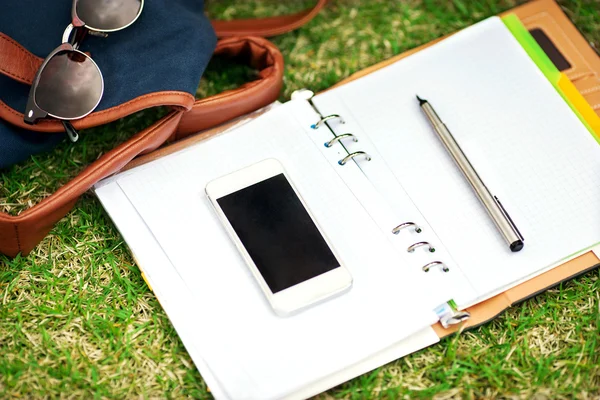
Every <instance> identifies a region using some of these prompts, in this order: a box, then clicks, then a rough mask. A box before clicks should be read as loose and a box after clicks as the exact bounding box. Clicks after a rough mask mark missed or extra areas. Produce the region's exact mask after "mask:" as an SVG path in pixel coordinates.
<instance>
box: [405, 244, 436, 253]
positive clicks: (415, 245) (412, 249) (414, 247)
mask: <svg viewBox="0 0 600 400" xmlns="http://www.w3.org/2000/svg"><path fill="white" fill-rule="evenodd" d="M423 246H428V247H429V249H428V250H429V252H430V253H433V252H434V251H435V249H434V248H433V246H431V244H429V242H417V243H414V244H412V245H410V246H408V249H406V251H408V252H409V253H412V252H414V251H415V249H417V248H419V247H423Z"/></svg>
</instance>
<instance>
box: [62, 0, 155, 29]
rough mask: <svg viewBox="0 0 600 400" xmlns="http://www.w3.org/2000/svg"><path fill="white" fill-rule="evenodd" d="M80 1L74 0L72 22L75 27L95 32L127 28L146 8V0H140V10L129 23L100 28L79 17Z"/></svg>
mask: <svg viewBox="0 0 600 400" xmlns="http://www.w3.org/2000/svg"><path fill="white" fill-rule="evenodd" d="M79 1H80V0H73V7H72V8H71V20H72V22H71V24H72V25H73V26H74V27H75V28H86V29H89V30H90V31H93V32H102V33H110V32H117V31H120V30H122V29H125V28H127V27H129V26H131V25H132V24H133V23H134V22H135V21H137V20H138V18H139V17H140V15H141V14H142V10H143V9H144V0H140V3H141V6H140V10H139V11H138V13H137V15H136V16H135V18H134V19H133V20H132V21H131V22H130V23H129V24H127V25H125V26H123V27H121V28H117V29H98V28H94V27H93V26H89V25H87V24H86V23H85V21H83V20H82V19H81V18H79V15H77V3H79Z"/></svg>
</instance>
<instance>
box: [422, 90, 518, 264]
mask: <svg viewBox="0 0 600 400" xmlns="http://www.w3.org/2000/svg"><path fill="white" fill-rule="evenodd" d="M417 100H419V105H420V106H421V110H423V112H424V113H425V116H426V117H427V119H428V120H429V122H430V123H431V126H432V127H433V130H434V131H435V132H436V133H437V135H438V137H439V138H440V140H441V141H442V143H443V144H444V147H445V148H446V150H447V151H448V153H450V155H451V156H452V158H453V159H454V162H455V163H456V165H457V166H458V168H459V169H460V171H461V172H462V174H463V175H464V177H465V178H466V179H467V181H468V182H469V183H470V184H471V187H472V188H473V190H474V191H475V194H477V197H478V198H479V200H480V201H481V203H482V204H483V206H484V207H485V209H486V211H487V212H488V214H489V216H490V217H491V218H492V221H494V224H495V225H496V227H497V228H498V230H499V231H500V233H501V234H502V236H503V237H504V239H505V240H506V242H507V243H508V245H509V247H510V250H511V251H513V252H516V251H519V250H521V249H522V248H523V241H524V239H523V236H522V235H521V232H519V230H518V229H517V227H516V225H515V223H514V222H513V220H512V219H511V218H510V216H509V215H508V213H507V212H506V210H505V209H504V207H503V206H502V203H500V200H499V199H498V197H496V196H493V195H492V194H491V193H490V191H489V189H488V188H487V186H485V184H484V183H483V181H482V180H481V178H480V177H479V175H478V174H477V171H475V168H473V165H471V163H470V162H469V159H468V158H467V156H466V155H465V153H463V151H462V149H461V148H460V146H459V145H458V143H456V140H454V137H453V136H452V134H451V133H450V130H448V128H447V127H446V125H445V124H444V123H443V122H442V120H441V119H440V117H439V116H438V115H437V113H436V112H435V110H434V109H433V107H432V106H431V104H429V102H428V101H427V100H424V99H422V98H420V97H419V96H417Z"/></svg>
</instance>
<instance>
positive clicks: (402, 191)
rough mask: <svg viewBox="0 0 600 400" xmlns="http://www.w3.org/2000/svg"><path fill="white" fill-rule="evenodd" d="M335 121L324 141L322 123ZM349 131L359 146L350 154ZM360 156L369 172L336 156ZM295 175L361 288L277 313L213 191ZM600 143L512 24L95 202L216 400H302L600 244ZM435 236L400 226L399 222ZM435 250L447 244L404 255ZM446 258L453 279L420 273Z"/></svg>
mask: <svg viewBox="0 0 600 400" xmlns="http://www.w3.org/2000/svg"><path fill="white" fill-rule="evenodd" d="M416 94H419V95H421V96H423V97H426V98H427V99H428V100H429V101H431V103H432V104H433V105H434V106H435V107H436V109H437V111H438V113H439V114H440V116H441V117H442V119H444V121H445V122H446V124H447V125H448V126H449V127H450V129H451V130H452V132H453V134H454V136H455V137H456V139H457V141H458V142H459V144H460V145H461V147H462V148H463V150H464V151H465V153H466V154H467V155H468V156H469V158H470V160H471V162H472V163H473V165H475V166H476V168H477V170H478V172H479V174H480V175H481V177H482V178H483V180H484V181H485V182H486V184H487V185H488V186H489V187H490V188H493V191H494V194H496V195H497V196H498V197H499V198H501V199H502V201H503V204H504V205H505V207H506V208H507V209H508V210H509V212H510V214H511V216H512V218H513V219H514V220H515V222H516V223H517V225H518V227H519V229H520V230H521V231H522V233H523V236H524V237H525V247H524V249H523V250H522V251H521V252H519V253H512V252H510V250H509V249H508V246H507V245H506V243H505V242H504V240H503V239H502V237H501V236H500V235H499V233H498V232H497V231H496V229H495V228H494V226H493V224H492V222H491V220H490V219H489V217H488V216H487V214H486V212H485V210H484V208H483V207H482V206H481V205H480V204H479V202H478V200H477V199H476V197H475V196H474V194H473V193H472V190H471V188H470V187H469V186H468V185H467V184H466V182H465V181H464V179H463V177H462V176H461V175H460V172H459V171H458V169H457V168H456V167H455V165H454V163H453V161H452V159H451V158H450V157H449V156H448V154H447V153H446V152H445V150H444V149H443V147H442V145H441V144H440V143H439V140H438V139H437V137H436V136H435V134H434V133H433V132H432V130H431V128H430V126H429V124H428V122H427V120H426V119H425V118H424V116H423V114H422V112H421V111H420V109H419V106H418V102H417V101H416V99H415V95H416ZM331 114H339V115H340V116H342V117H343V120H344V121H345V123H344V124H342V123H341V122H340V119H335V118H334V119H330V120H329V121H328V123H327V124H323V125H322V126H321V127H320V128H318V129H313V128H312V127H311V126H312V125H314V124H315V123H316V122H317V121H319V120H320V119H321V118H322V117H323V116H327V115H331ZM347 132H350V133H352V134H353V135H355V137H357V138H358V142H352V141H340V142H338V143H336V144H334V145H333V146H332V147H325V146H324V143H325V142H328V141H329V140H331V139H332V138H334V137H335V136H336V135H340V134H343V133H347ZM354 151H365V152H367V153H369V154H370V156H371V160H370V161H367V160H365V159H363V158H356V159H353V160H351V161H349V162H348V163H346V164H345V165H340V164H339V163H338V161H339V160H340V159H342V158H344V157H345V156H347V155H348V154H349V153H351V152H354ZM265 158H276V159H278V160H279V161H281V162H282V164H283V165H284V167H285V168H286V170H287V171H288V174H289V176H290V177H291V179H292V180H293V182H294V183H295V184H296V186H297V188H298V190H299V192H300V193H301V195H302V196H303V198H304V199H305V201H306V203H307V204H308V206H309V208H310V209H311V211H312V212H313V214H314V215H315V217H316V219H317V220H318V221H319V224H320V225H321V226H322V228H323V230H324V231H325V233H326V234H327V236H328V237H329V239H330V241H331V242H332V244H333V246H334V247H335V248H336V249H337V251H338V253H339V254H340V258H341V259H342V261H343V262H344V263H345V265H346V266H347V267H348V269H349V270H350V272H351V274H352V275H353V277H354V286H353V288H352V289H351V290H350V291H349V292H348V293H346V294H344V295H342V296H340V297H338V298H335V299H333V300H330V301H328V302H326V303H323V304H321V305H319V306H317V307H313V308H311V309H309V310H306V311H305V312H302V313H300V314H298V315H296V316H293V317H290V318H280V317H277V316H276V315H275V314H274V313H273V312H272V311H271V309H270V307H269V305H268V304H267V302H266V301H265V300H264V299H263V296H262V293H261V292H260V289H259V287H258V285H257V284H256V283H255V282H254V280H253V277H252V276H251V274H250V272H249V271H248V269H247V267H246V266H245V264H244V262H243V260H242V258H241V257H240V256H239V255H238V253H237V250H236V249H235V246H234V245H233V243H232V242H231V241H230V239H229V237H228V236H227V234H226V232H225V230H224V229H223V228H222V227H221V225H220V223H219V221H218V220H217V217H216V216H215V214H214V212H213V211H212V209H211V208H210V204H209V202H208V200H207V199H206V198H205V195H204V188H205V186H206V184H207V182H208V181H210V180H212V179H214V178H216V177H219V176H222V175H225V174H227V173H229V172H232V171H234V170H237V169H240V168H243V167H245V166H248V165H250V164H253V163H255V162H258V161H260V160H263V159H265ZM599 180H600V147H599V146H598V144H597V143H596V142H595V140H594V139H593V137H592V136H591V134H590V132H589V131H588V130H587V129H586V127H585V126H584V125H583V124H582V123H581V121H580V120H579V119H578V118H577V116H576V115H575V114H573V112H572V111H571V109H570V108H569V106H568V105H567V104H566V103H565V102H564V100H563V99H562V98H561V97H560V95H559V94H558V93H557V92H556V90H555V89H554V88H553V86H552V85H551V84H550V83H549V81H548V80H547V79H546V78H545V76H544V75H543V74H542V73H541V72H540V71H539V70H538V68H537V67H536V65H535V64H534V63H533V62H532V61H531V59H530V58H529V57H528V55H527V54H526V52H525V51H524V50H523V48H521V46H520V45H519V43H518V42H517V41H516V40H515V38H514V37H513V36H512V34H511V33H510V31H509V30H508V29H507V28H506V26H505V25H504V24H503V22H502V21H501V20H500V19H498V18H491V19H488V20H486V21H483V22H481V23H479V24H477V25H474V26H472V27H470V28H467V29H465V30H464V31H462V32H459V33H457V34H455V35H453V36H452V37H450V38H448V39H446V40H443V41H442V42H440V43H438V44H436V45H433V46H432V47H431V48H429V49H427V50H426V51H422V52H419V53H417V54H415V55H412V56H410V57H408V58H406V59H404V60H402V61H400V62H397V63H395V64H392V65H390V66H389V67H386V68H383V69H381V70H379V71H376V72H374V73H372V74H370V75H368V76H366V77H364V78H361V79H359V80H357V81H354V82H351V83H349V84H346V85H343V86H341V87H339V88H335V89H332V90H330V91H327V92H325V93H323V94H320V95H318V96H315V97H314V98H312V100H311V102H309V101H304V100H294V101H291V102H288V103H286V104H284V105H281V106H278V107H275V108H274V109H273V110H271V111H269V112H267V113H266V114H264V115H262V116H260V117H258V118H257V119H255V120H253V121H251V122H249V123H247V124H244V125H242V126H239V127H236V128H235V129H232V130H229V131H227V132H225V133H223V134H221V135H218V136H215V137H212V138H210V139H208V140H205V141H202V142H199V143H198V144H195V145H193V146H191V147H188V148H186V149H184V150H182V151H179V152H176V153H173V154H170V155H167V156H165V157H163V158H160V159H158V160H156V161H153V162H151V163H148V164H145V165H142V166H140V167H137V168H135V169H132V170H129V171H126V172H123V173H121V174H118V175H116V176H114V177H111V178H109V179H107V180H105V181H103V182H101V183H100V184H98V185H97V187H96V193H97V195H98V197H99V198H100V200H101V201H102V203H103V205H104V206H105V208H106V209H107V211H108V213H109V214H110V215H111V217H112V218H113V220H114V221H115V223H116V225H117V226H118V228H119V229H120V230H121V232H122V234H123V236H124V238H125V240H126V241H127V242H128V244H129V245H130V247H131V249H132V251H133V253H134V254H135V256H136V258H137V259H138V261H139V263H140V266H141V267H142V269H143V270H144V271H145V273H146V274H147V275H148V278H149V280H150V283H151V284H152V285H153V286H154V291H155V293H156V295H157V297H158V298H159V300H160V301H161V304H162V305H163V307H164V308H165V310H166V311H167V313H168V315H169V317H170V318H171V320H172V322H173V324H174V326H175V328H176V329H177V331H178V332H179V334H180V336H181V338H182V340H183V343H184V344H185V346H186V348H187V349H188V351H189V352H190V355H191V356H192V358H193V360H194V362H195V363H196V365H197V367H198V368H199V369H200V372H201V373H202V375H203V377H204V378H205V379H206V380H207V383H208V385H209V386H210V387H211V390H212V392H213V393H214V394H215V396H216V397H219V398H236V399H237V398H252V399H259V398H260V399H267V398H282V397H288V396H291V397H295V396H306V395H310V394H313V393H316V392H318V391H320V390H324V389H326V388H328V387H331V386H333V385H335V384H337V383H339V382H341V381H343V380H345V379H349V378H351V377H352V376H355V375H357V374H360V373H362V372H365V371H366V370H368V369H371V368H374V367H376V366H378V365H380V364H382V363H384V362H386V361H390V360H392V359H394V358H397V357H399V356H402V355H404V354H406V353H408V352H410V351H414V350H416V349H419V348H421V347H423V346H426V345H428V344H431V343H433V342H435V340H437V336H435V335H432V333H431V329H430V328H429V326H430V325H431V324H432V323H434V322H435V321H436V320H437V316H436V314H435V313H434V312H433V310H434V309H435V308H436V307H437V306H439V305H440V304H443V303H445V302H447V301H449V300H454V301H455V302H456V303H457V304H458V306H459V307H460V308H464V307H466V306H468V305H471V304H475V303H477V302H480V301H482V300H483V299H486V298H489V297H490V296H492V295H493V294H495V293H498V292H500V291H503V290H506V289H507V288H509V287H512V286H514V285H516V284H518V283H519V282H522V281H523V280H526V279H529V278H531V277H533V276H535V275H537V274H540V273H542V272H544V271H545V270H548V269H549V268H552V266H554V265H556V264H557V263H560V262H561V261H564V260H566V259H568V258H570V257H573V256H575V255H577V254H580V253H581V252H582V251H584V250H585V249H587V248H590V247H591V246H593V245H595V244H596V243H598V242H600V226H599V225H598V224H591V223H589V221H598V220H600V207H597V206H595V205H597V204H600V181H599ZM408 221H411V222H414V223H417V224H418V225H419V226H420V227H421V228H422V231H421V232H420V233H417V232H415V231H414V230H412V229H405V230H402V231H401V232H400V233H399V234H398V235H394V234H392V229H393V228H394V227H395V226H397V225H399V224H400V223H402V222H408ZM419 241H426V242H429V243H430V244H431V245H432V246H433V247H435V252H434V253H431V252H429V251H427V250H426V249H425V248H419V249H417V251H415V252H412V253H409V252H407V248H408V246H410V245H411V244H413V243H415V242H419ZM432 261H442V262H443V263H444V264H445V265H446V266H447V267H448V271H447V272H444V271H442V270H441V269H435V268H434V269H431V270H430V271H429V272H424V271H423V269H422V267H423V266H424V265H426V264H428V263H430V262H432Z"/></svg>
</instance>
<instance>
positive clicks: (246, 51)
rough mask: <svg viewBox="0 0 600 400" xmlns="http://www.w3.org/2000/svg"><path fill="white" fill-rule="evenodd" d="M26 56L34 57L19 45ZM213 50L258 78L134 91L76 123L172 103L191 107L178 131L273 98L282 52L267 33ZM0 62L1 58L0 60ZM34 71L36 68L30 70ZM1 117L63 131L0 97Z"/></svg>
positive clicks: (225, 117) (181, 132)
mask: <svg viewBox="0 0 600 400" xmlns="http://www.w3.org/2000/svg"><path fill="white" fill-rule="evenodd" d="M21 49H22V50H19V51H20V52H22V54H23V55H24V57H35V56H33V55H32V54H31V53H29V52H27V50H25V49H23V48H21ZM215 55H217V56H223V57H228V58H232V59H234V60H236V61H239V62H241V63H244V64H247V65H249V66H251V67H252V68H255V69H257V70H258V79H256V80H254V81H252V82H248V83H246V84H245V85H242V86H241V87H239V88H237V89H235V90H229V91H226V92H223V93H220V94H217V95H215V96H210V97H207V98H205V99H201V100H195V99H194V96H192V95H191V94H189V93H185V92H177V91H170V92H157V93H149V94H147V95H145V96H141V97H137V98H135V99H133V100H130V101H128V102H126V103H123V104H120V105H118V106H116V107H113V108H109V109H107V110H102V111H97V112H94V113H92V114H90V115H88V116H87V117H85V118H83V119H80V120H76V121H73V125H74V126H75V128H77V129H86V128H91V127H94V126H99V125H104V124H107V123H109V122H112V121H116V120H118V119H120V118H123V117H126V116H128V115H131V114H133V113H135V112H137V111H140V110H143V109H146V108H151V107H156V106H162V105H170V106H173V107H176V108H180V109H184V110H189V116H187V115H186V117H185V119H184V120H183V121H182V126H181V128H180V129H179V131H178V135H179V136H185V135H187V134H189V133H194V132H198V131H200V130H203V129H208V128H211V127H213V126H216V125H218V124H220V123H222V122H225V121H227V120H230V119H232V118H235V117H238V116H240V115H243V114H247V113H249V112H251V111H254V110H256V109H258V108H261V107H263V106H265V105H267V104H269V103H272V102H273V101H275V100H277V97H278V96H279V92H280V91H281V86H282V83H283V66H284V62H283V56H282V55H281V52H280V51H279V49H278V48H277V47H276V46H275V45H273V44H272V43H271V42H269V41H268V40H267V39H263V38H260V37H240V38H227V39H223V40H220V41H219V42H218V43H217V47H216V50H215ZM0 62H1V60H0ZM33 73H34V74H35V71H34V72H33ZM0 118H1V119H3V120H5V121H7V122H9V123H11V124H12V125H15V126H18V127H20V128H24V129H27V130H32V131H37V132H62V131H63V130H64V128H63V126H62V124H61V123H60V122H59V121H56V120H52V119H46V120H42V121H39V122H38V123H37V124H35V125H27V124H25V122H24V121H23V113H21V112H20V110H14V109H13V108H11V107H9V106H8V105H7V104H5V103H3V102H2V101H0Z"/></svg>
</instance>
